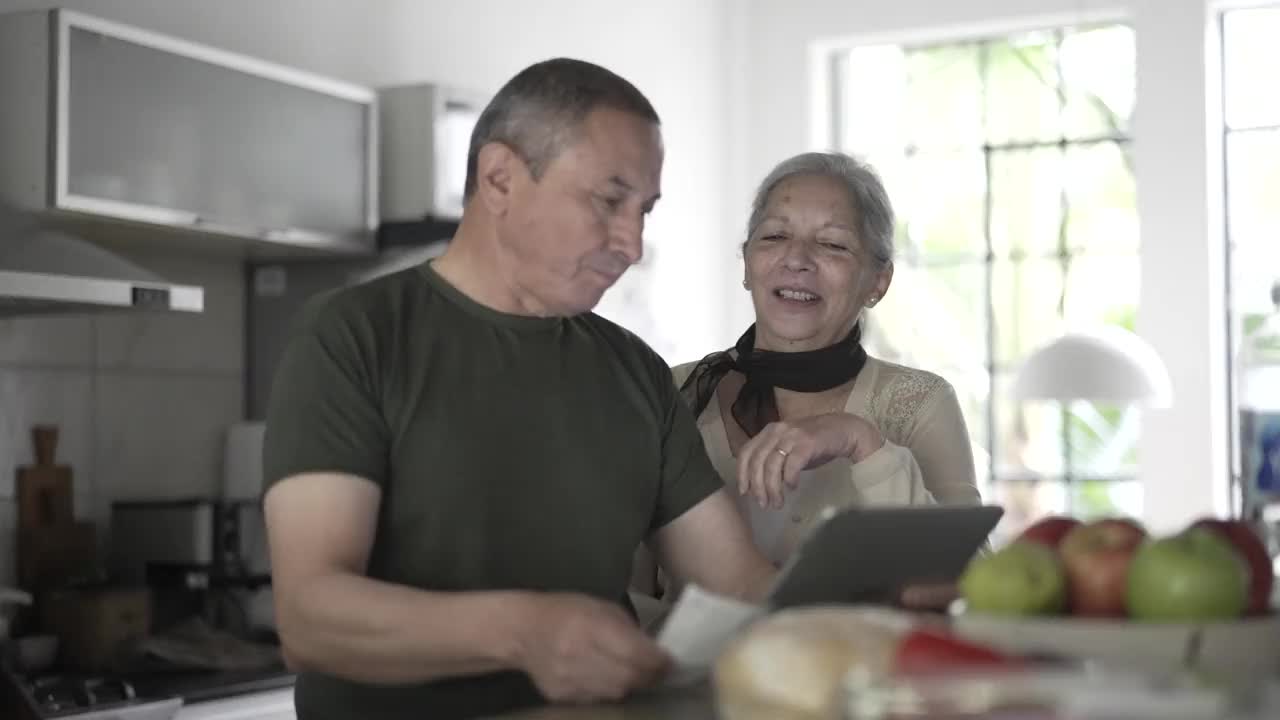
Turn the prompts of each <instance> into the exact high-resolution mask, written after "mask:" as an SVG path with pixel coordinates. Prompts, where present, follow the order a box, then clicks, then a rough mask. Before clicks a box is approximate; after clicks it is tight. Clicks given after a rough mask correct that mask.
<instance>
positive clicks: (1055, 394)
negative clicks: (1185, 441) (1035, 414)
mask: <svg viewBox="0 0 1280 720" xmlns="http://www.w3.org/2000/svg"><path fill="white" fill-rule="evenodd" d="M1013 394H1014V397H1015V398H1018V399H1021V400H1058V401H1070V400H1094V401H1100V402H1110V403H1115V404H1117V405H1129V404H1140V405H1146V406H1149V407H1158V408H1160V407H1169V405H1170V404H1171V403H1172V401H1173V389H1172V386H1171V383H1170V382H1169V371H1168V369H1167V368H1165V365H1164V362H1163V361H1162V360H1161V359H1160V356H1159V354H1157V353H1156V351H1155V348H1153V347H1151V346H1150V345H1149V344H1147V342H1146V341H1145V340H1143V339H1142V338H1140V337H1138V336H1137V335H1135V334H1133V333H1131V332H1129V331H1128V330H1125V329H1123V328H1118V327H1102V328H1097V329H1094V330H1089V331H1088V332H1073V333H1068V334H1066V335H1063V336H1061V337H1059V338H1058V339H1056V340H1054V341H1053V342H1051V343H1049V344H1047V345H1045V346H1044V347H1041V348H1039V349H1038V350H1036V351H1035V352H1033V353H1031V355H1030V356H1028V357H1027V359H1026V360H1025V361H1024V362H1023V364H1022V368H1021V369H1020V370H1019V371H1018V375H1017V378H1016V379H1015V380H1014V385H1013Z"/></svg>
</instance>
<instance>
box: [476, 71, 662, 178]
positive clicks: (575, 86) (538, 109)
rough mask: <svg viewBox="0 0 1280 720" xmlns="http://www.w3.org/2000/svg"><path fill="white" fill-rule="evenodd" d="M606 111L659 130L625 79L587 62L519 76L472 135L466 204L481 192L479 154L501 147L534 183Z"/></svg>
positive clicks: (654, 115) (501, 92) (497, 97)
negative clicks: (492, 146)
mask: <svg viewBox="0 0 1280 720" xmlns="http://www.w3.org/2000/svg"><path fill="white" fill-rule="evenodd" d="M602 107H607V108H611V109H614V110H620V111H622V112H626V113H630V114H632V115H636V116H638V117H641V118H644V119H645V120H648V121H650V122H652V123H654V124H655V125H657V124H659V122H660V121H659V120H658V113H657V112H656V111H655V110H654V109H653V105H652V104H650V102H649V100H648V98H646V97H645V96H644V93H641V92H640V91H639V90H638V89H637V88H636V86H634V85H632V84H631V83H630V82H628V81H627V80H626V79H625V78H623V77H621V76H619V75H617V74H616V73H614V72H612V71H610V70H607V69H605V68H603V67H600V66H599V65H595V64H592V63H589V62H585V61H582V60H573V59H570V58H554V59H551V60H544V61H542V62H540V63H536V64H534V65H530V66H529V67H527V68H525V69H524V70H521V71H520V72H519V73H516V75H515V77H513V78H511V79H510V80H508V81H507V83H506V84H505V85H503V86H502V88H501V89H499V90H498V92H497V94H495V95H494V96H493V99H492V100H490V101H489V104H488V105H486V106H485V108H484V110H483V111H482V112H481V113H480V117H479V119H477V120H476V125H475V128H474V129H473V130H472V131H471V145H470V147H469V148H468V151H467V180H466V184H465V185H464V186H463V198H464V199H470V197H471V195H472V193H474V192H475V190H476V185H477V183H478V178H477V177H476V172H477V171H476V163H477V160H478V158H479V156H480V148H482V147H484V146H485V145H487V144H489V143H492V142H498V143H502V144H503V145H506V146H507V147H509V148H511V149H512V150H513V151H514V152H515V153H516V154H517V155H519V156H520V159H522V160H524V162H525V165H527V166H528V167H529V172H530V174H532V175H533V178H534V180H537V179H538V178H540V177H542V173H543V172H544V171H545V170H546V169H547V165H549V164H550V163H551V161H552V160H554V159H555V158H556V156H557V155H559V154H560V151H562V150H564V148H565V147H566V146H567V145H569V143H570V142H571V141H572V140H573V139H574V135H575V134H576V133H577V132H578V130H579V128H580V127H581V125H582V122H583V120H585V119H586V117H587V115H588V114H589V113H590V112H591V111H592V110H595V109H597V108H602Z"/></svg>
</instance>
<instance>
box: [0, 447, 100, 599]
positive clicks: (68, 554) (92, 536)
mask: <svg viewBox="0 0 1280 720" xmlns="http://www.w3.org/2000/svg"><path fill="white" fill-rule="evenodd" d="M31 437H32V441H33V444H34V446H35V464H34V465H23V466H20V467H19V468H18V469H17V478H16V480H17V491H18V538H17V540H18V548H17V549H18V580H19V583H20V584H21V585H22V587H24V588H26V589H28V590H33V591H41V590H45V589H47V588H51V587H58V586H60V585H62V584H64V583H67V582H73V581H76V580H78V579H81V578H84V577H86V576H88V575H90V574H91V573H92V572H93V570H94V568H95V564H96V557H97V538H96V531H95V528H94V526H93V524H92V523H89V522H82V521H77V520H76V518H75V507H74V501H73V482H72V477H71V468H70V467H68V466H66V465H60V464H58V462H57V449H58V429H57V428H56V427H52V426H36V427H34V428H32V430H31Z"/></svg>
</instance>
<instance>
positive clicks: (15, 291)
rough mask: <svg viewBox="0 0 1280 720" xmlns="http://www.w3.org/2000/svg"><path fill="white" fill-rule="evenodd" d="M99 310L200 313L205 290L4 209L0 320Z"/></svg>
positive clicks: (1, 217) (0, 210)
mask: <svg viewBox="0 0 1280 720" xmlns="http://www.w3.org/2000/svg"><path fill="white" fill-rule="evenodd" d="M101 310H173V311H180V312H202V311H203V310H204V290H203V289H202V288H200V287H196V286H190V285H180V284H177V283H171V282H168V281H166V280H164V279H163V278H161V277H159V276H157V275H155V274H154V273H152V272H150V271H147V270H145V269H143V268H142V267H139V266H138V265H136V264H134V263H132V262H130V261H128V260H126V259H124V258H123V257H121V256H119V255H117V254H115V253H112V252H110V251H108V250H106V249H104V248H102V247H99V246H97V245H94V244H92V243H90V242H88V241H86V240H82V239H80V238H79V237H77V236H75V235H71V234H68V233H64V232H60V231H57V230H54V229H52V228H49V227H45V226H42V225H41V224H40V223H38V222H37V221H36V220H35V219H34V218H33V217H31V216H29V215H24V214H21V213H19V212H18V211H15V210H13V209H11V208H9V207H7V206H5V205H3V204H0V315H28V314H37V313H40V314H44V313H54V312H77V313H80V312H87V311H101Z"/></svg>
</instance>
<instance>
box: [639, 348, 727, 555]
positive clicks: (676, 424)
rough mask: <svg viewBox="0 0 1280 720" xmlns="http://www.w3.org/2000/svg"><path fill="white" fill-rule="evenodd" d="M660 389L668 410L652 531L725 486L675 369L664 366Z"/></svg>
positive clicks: (664, 404)
mask: <svg viewBox="0 0 1280 720" xmlns="http://www.w3.org/2000/svg"><path fill="white" fill-rule="evenodd" d="M662 369H663V373H664V377H662V378H659V383H658V386H659V392H660V393H661V397H662V402H663V406H664V407H665V409H666V419H665V423H664V427H663V433H664V435H663V442H662V490H661V493H660V496H659V498H658V507H657V510H656V511H655V513H654V518H653V524H652V526H651V527H650V531H654V530H657V529H658V528H660V527H662V526H663V525H666V524H667V523H669V522H671V521H672V520H675V519H676V518H678V517H680V516H681V515H683V514H684V513H685V512H686V511H688V510H689V509H691V508H692V507H693V506H694V505H697V504H698V503H700V502H702V501H703V500H705V499H706V498H708V497H710V496H711V494H712V493H714V492H715V491H717V490H719V489H720V488H721V487H723V486H724V482H723V481H722V480H721V479H720V476H719V475H718V474H717V473H716V469H715V466H713V465H712V464H711V459H710V458H709V457H708V456H707V450H706V447H705V445H704V444H703V440H702V435H701V434H699V433H698V427H697V424H696V423H695V422H694V419H693V411H691V410H690V409H689V406H688V405H687V404H685V402H684V401H683V400H682V399H681V398H680V395H679V393H678V392H676V387H675V383H674V382H672V378H671V371H670V370H668V369H667V367H666V366H665V365H664V366H663V368H662Z"/></svg>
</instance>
